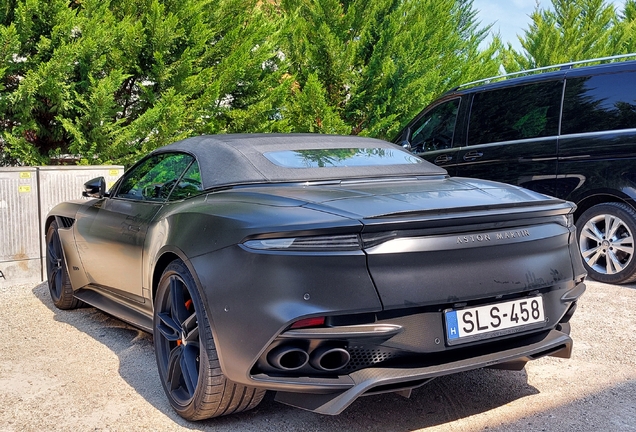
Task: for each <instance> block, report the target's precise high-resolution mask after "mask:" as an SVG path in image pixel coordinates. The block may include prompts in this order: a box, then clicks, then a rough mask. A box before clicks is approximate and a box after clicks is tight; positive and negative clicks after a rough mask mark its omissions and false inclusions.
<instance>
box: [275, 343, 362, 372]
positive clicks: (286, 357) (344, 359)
mask: <svg viewBox="0 0 636 432" xmlns="http://www.w3.org/2000/svg"><path fill="white" fill-rule="evenodd" d="M349 360H351V355H349V352H348V351H347V350H345V349H344V348H334V347H320V348H317V349H315V350H313V351H312V353H311V357H310V356H309V354H308V353H307V351H305V350H304V349H302V348H298V347H293V346H279V347H276V348H274V349H273V350H271V351H270V352H269V354H267V361H268V362H269V364H270V365H272V366H273V367H275V368H276V369H280V370H284V371H295V370H298V369H300V368H302V367H304V366H305V365H306V364H307V363H309V364H311V366H313V367H314V369H317V370H319V371H324V372H333V371H337V370H339V369H342V368H343V367H345V366H346V365H347V364H348V363H349Z"/></svg>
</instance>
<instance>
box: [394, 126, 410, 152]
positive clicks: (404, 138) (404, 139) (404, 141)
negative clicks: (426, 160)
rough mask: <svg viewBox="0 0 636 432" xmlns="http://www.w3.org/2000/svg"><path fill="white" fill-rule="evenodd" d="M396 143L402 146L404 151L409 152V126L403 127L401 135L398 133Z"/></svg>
mask: <svg viewBox="0 0 636 432" xmlns="http://www.w3.org/2000/svg"><path fill="white" fill-rule="evenodd" d="M396 144H397V145H399V146H400V147H402V148H403V149H404V150H406V151H409V152H410V151H412V150H413V149H412V148H411V128H410V127H407V128H404V131H403V132H402V135H400V138H398V139H397V141H396Z"/></svg>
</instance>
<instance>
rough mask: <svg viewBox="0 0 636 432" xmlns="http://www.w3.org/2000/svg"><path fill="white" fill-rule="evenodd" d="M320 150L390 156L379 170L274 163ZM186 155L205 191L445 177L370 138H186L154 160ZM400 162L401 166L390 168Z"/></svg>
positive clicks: (375, 167)
mask: <svg viewBox="0 0 636 432" xmlns="http://www.w3.org/2000/svg"><path fill="white" fill-rule="evenodd" d="M325 149H363V150H361V151H364V152H377V151H380V152H382V153H383V154H390V155H392V156H397V157H393V158H391V157H389V158H385V159H389V162H387V163H385V164H380V165H366V166H365V165H362V166H360V165H356V164H352V165H340V166H331V165H329V164H327V165H326V166H316V165H311V164H310V165H307V166H302V167H301V166H288V165H285V164H284V163H282V164H281V163H279V162H278V163H277V160H276V157H278V156H280V157H283V158H284V157H286V156H289V155H290V154H291V155H292V156H294V155H295V156H297V152H307V153H311V152H312V151H314V150H325ZM175 151H178V152H185V153H188V154H191V155H193V156H194V157H195V158H196V159H197V160H198V162H199V167H200V170H201V181H202V183H203V187H204V188H205V189H209V188H214V187H222V186H230V185H239V184H254V183H281V182H288V181H320V180H332V179H357V178H370V177H402V176H430V175H446V174H447V172H446V170H444V169H443V168H439V167H437V166H435V165H433V164H431V163H429V162H426V161H424V160H423V159H420V158H417V157H416V156H413V155H411V154H410V153H408V152H406V151H404V150H403V149H402V148H400V147H398V146H396V145H395V144H391V143H388V142H385V141H381V140H378V139H374V138H363V137H356V136H340V135H321V134H235V135H231V134H230V135H204V136H197V137H192V138H187V139H184V140H182V141H178V142H176V143H173V144H170V145H167V146H165V147H161V148H159V149H157V150H155V151H154V152H153V154H159V153H165V152H175ZM398 158H401V159H402V160H406V161H407V162H405V163H392V160H393V159H398Z"/></svg>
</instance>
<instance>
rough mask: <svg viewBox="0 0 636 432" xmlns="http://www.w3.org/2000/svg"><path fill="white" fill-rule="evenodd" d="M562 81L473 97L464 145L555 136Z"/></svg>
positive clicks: (511, 88) (478, 94)
mask: <svg viewBox="0 0 636 432" xmlns="http://www.w3.org/2000/svg"><path fill="white" fill-rule="evenodd" d="M562 93H563V81H548V82H541V83H535V84H527V85H521V86H517V87H509V88H503V89H496V90H491V91H486V92H480V93H476V94H475V97H474V98H473V103H472V108H471V111H470V112H471V115H470V122H469V126H468V127H469V129H468V145H476V144H487V143H495V142H502V141H513V140H520V139H527V138H538V137H547V136H555V135H557V133H558V127H559V107H560V104H561V96H562Z"/></svg>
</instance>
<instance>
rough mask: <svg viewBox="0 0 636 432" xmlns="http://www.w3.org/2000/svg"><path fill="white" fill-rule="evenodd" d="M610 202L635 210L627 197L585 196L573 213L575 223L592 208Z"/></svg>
mask: <svg viewBox="0 0 636 432" xmlns="http://www.w3.org/2000/svg"><path fill="white" fill-rule="evenodd" d="M610 202H616V203H624V204H627V205H628V206H630V207H632V208H633V209H634V210H636V205H635V203H634V200H633V199H631V198H630V197H629V196H618V195H615V194H611V193H598V194H594V195H589V196H586V197H585V198H583V199H581V200H580V201H578V202H577V203H576V207H577V208H576V211H575V212H574V220H575V221H577V220H578V219H579V217H580V216H581V215H582V214H583V213H584V212H585V211H586V210H588V209H590V208H592V207H594V206H595V205H598V204H605V203H610Z"/></svg>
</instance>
